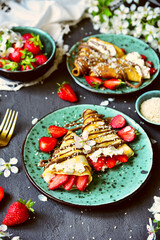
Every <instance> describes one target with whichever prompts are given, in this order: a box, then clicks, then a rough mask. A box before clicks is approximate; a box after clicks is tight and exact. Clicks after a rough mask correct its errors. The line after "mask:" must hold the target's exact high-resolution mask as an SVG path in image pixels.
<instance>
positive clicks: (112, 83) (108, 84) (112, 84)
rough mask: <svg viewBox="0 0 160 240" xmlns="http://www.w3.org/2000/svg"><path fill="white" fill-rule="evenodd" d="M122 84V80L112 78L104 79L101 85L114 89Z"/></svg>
mask: <svg viewBox="0 0 160 240" xmlns="http://www.w3.org/2000/svg"><path fill="white" fill-rule="evenodd" d="M122 84H124V82H122V81H121V80H120V79H116V78H112V79H109V80H105V81H104V83H103V86H104V87H105V88H108V89H111V90H115V89H116V88H118V87H119V86H120V85H122Z"/></svg>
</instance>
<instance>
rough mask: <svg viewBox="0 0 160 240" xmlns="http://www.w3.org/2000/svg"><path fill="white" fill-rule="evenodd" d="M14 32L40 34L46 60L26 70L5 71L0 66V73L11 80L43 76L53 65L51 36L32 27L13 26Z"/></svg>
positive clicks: (53, 54) (24, 79) (22, 80)
mask: <svg viewBox="0 0 160 240" xmlns="http://www.w3.org/2000/svg"><path fill="white" fill-rule="evenodd" d="M12 30H13V31H14V32H19V33H21V34H22V35H23V34H25V33H33V34H36V35H39V36H40V39H41V42H42V44H43V46H44V48H43V52H44V53H46V54H47V55H46V56H47V58H48V60H47V61H46V62H45V63H44V64H43V65H41V66H38V67H36V68H34V69H31V70H27V71H7V70H6V69H2V68H0V75H1V76H3V77H5V78H7V79H9V80H13V81H21V82H29V81H31V80H34V79H36V78H38V77H41V76H43V75H44V74H45V73H46V72H47V71H48V70H49V69H50V68H51V67H52V65H53V62H54V56H55V50H56V45H55V41H54V40H53V38H52V37H51V36H50V35H49V34H48V33H47V32H45V31H43V30H41V29H38V28H34V27H28V26H27V27H21V26H17V27H13V28H12Z"/></svg>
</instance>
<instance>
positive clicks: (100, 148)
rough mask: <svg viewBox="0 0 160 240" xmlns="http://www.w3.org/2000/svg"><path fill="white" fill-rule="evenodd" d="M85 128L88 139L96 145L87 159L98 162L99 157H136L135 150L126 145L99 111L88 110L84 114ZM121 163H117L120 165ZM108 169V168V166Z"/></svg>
mask: <svg viewBox="0 0 160 240" xmlns="http://www.w3.org/2000/svg"><path fill="white" fill-rule="evenodd" d="M83 117H84V121H83V128H82V131H83V132H84V131H87V133H88V139H87V140H94V141H95V145H94V146H92V148H91V150H90V151H88V152H87V154H86V157H87V158H89V159H91V160H92V161H93V162H97V160H98V158H99V157H112V156H114V155H127V157H128V158H130V157H131V156H133V155H134V152H133V150H132V149H131V148H130V147H129V146H128V144H126V143H124V141H123V140H122V139H121V138H120V137H119V136H118V135H117V133H116V131H115V130H113V129H112V128H111V126H110V125H109V124H107V123H106V121H105V120H104V119H103V117H104V116H103V115H100V114H98V113H97V111H94V110H90V109H86V110H85V111H84V112H83ZM119 163H120V162H116V164H119ZM106 167H107V166H106Z"/></svg>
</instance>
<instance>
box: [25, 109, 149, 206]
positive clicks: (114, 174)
mask: <svg viewBox="0 0 160 240" xmlns="http://www.w3.org/2000/svg"><path fill="white" fill-rule="evenodd" d="M87 108H89V109H93V110H97V111H98V113H100V114H104V115H105V116H106V117H113V116H115V115H117V114H122V115H123V116H124V117H125V119H126V120H127V123H128V124H129V125H131V126H133V127H134V128H136V129H137V130H138V131H139V132H140V134H141V135H140V136H139V138H138V139H137V140H135V141H134V142H133V143H131V144H130V146H131V148H132V149H133V150H134V152H135V156H134V157H132V158H131V159H129V161H128V162H127V163H126V164H123V165H119V166H116V167H115V168H113V169H109V170H107V171H106V172H105V173H94V174H93V181H92V182H91V184H90V185H89V186H88V187H87V189H86V191H84V192H80V191H78V190H73V191H68V192H67V191H65V190H60V189H58V190H54V191H51V190H49V189H48V184H47V183H46V182H44V180H43V179H42V178H41V177H40V175H41V174H42V172H43V169H42V168H40V167H38V163H39V161H40V160H41V159H48V158H49V155H48V154H46V153H42V152H40V151H39V147H38V140H39V138H40V137H42V136H47V135H48V133H47V128H48V127H49V126H50V125H53V124H55V125H57V124H58V125H59V126H64V125H65V124H66V123H69V122H71V121H73V120H75V119H77V118H79V117H80V116H81V115H82V112H83V111H84V110H85V109H87ZM22 156H23V157H22V159H23V165H24V168H25V172H26V175H27V177H28V178H29V180H30V181H31V183H32V184H33V185H34V186H35V187H36V188H37V189H38V190H39V191H40V192H42V193H43V194H44V195H46V196H47V197H49V198H51V199H53V200H56V201H59V202H61V203H64V204H67V205H76V206H101V205H106V204H112V203H115V202H118V201H120V200H123V199H125V198H126V197H128V196H130V195H132V194H133V193H135V191H137V190H138V189H139V188H140V187H141V186H142V185H143V183H144V182H145V181H146V179H147V178H148V176H149V173H150V171H151V168H152V147H151V143H150V140H149V138H148V136H147V134H146V133H145V131H144V130H143V129H142V128H141V126H140V125H138V124H137V123H136V122H135V121H134V120H133V119H131V118H130V117H128V116H127V115H125V114H123V113H121V112H119V111H117V110H114V109H111V108H108V107H102V106H97V105H77V106H71V107H67V108H63V109H60V110H57V111H55V112H52V113H50V114H48V115H47V116H45V117H44V118H42V119H41V120H39V121H38V122H37V124H36V125H34V126H33V128H32V129H31V130H30V131H29V133H28V135H27V136H26V139H25V141H24V145H23V150H22Z"/></svg>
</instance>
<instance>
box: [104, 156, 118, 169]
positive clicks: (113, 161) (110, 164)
mask: <svg viewBox="0 0 160 240" xmlns="http://www.w3.org/2000/svg"><path fill="white" fill-rule="evenodd" d="M106 165H107V167H108V168H113V167H114V166H115V165H116V158H115V157H107V158H106Z"/></svg>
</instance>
